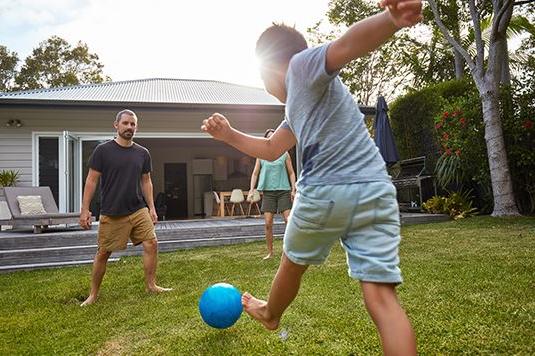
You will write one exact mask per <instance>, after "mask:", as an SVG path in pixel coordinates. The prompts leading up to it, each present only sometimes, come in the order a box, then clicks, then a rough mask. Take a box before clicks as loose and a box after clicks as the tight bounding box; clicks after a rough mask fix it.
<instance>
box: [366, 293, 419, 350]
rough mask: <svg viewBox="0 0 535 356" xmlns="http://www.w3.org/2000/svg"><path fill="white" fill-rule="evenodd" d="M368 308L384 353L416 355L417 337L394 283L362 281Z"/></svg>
mask: <svg viewBox="0 0 535 356" xmlns="http://www.w3.org/2000/svg"><path fill="white" fill-rule="evenodd" d="M361 286H362V292H363V294H364V301H365V303H366V309H367V310H368V313H369V314H370V316H371V317H372V319H373V321H374V323H375V325H376V326H377V329H378V331H379V335H380V337H381V343H382V345H383V354H384V355H416V337H415V335H414V331H413V330H412V326H411V323H410V321H409V318H408V317H407V314H405V311H404V310H403V308H402V307H401V305H400V304H399V301H398V298H397V294H396V289H395V285H394V284H388V283H371V282H361Z"/></svg>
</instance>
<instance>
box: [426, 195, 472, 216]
mask: <svg viewBox="0 0 535 356" xmlns="http://www.w3.org/2000/svg"><path fill="white" fill-rule="evenodd" d="M422 207H423V209H424V210H425V211H426V212H429V213H432V214H448V215H449V216H450V217H451V218H452V219H454V220H458V219H463V218H466V217H469V216H472V215H475V214H476V213H477V209H476V208H474V207H473V206H472V199H471V197H470V192H464V193H463V192H452V193H450V195H449V196H448V197H441V196H434V197H432V198H431V199H429V200H428V201H426V202H425V203H423V204H422Z"/></svg>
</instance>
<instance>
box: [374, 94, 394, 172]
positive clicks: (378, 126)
mask: <svg viewBox="0 0 535 356" xmlns="http://www.w3.org/2000/svg"><path fill="white" fill-rule="evenodd" d="M373 129H374V132H375V144H376V145H377V147H378V148H379V152H380V153H381V156H383V159H384V160H385V162H386V165H387V166H391V165H393V164H394V163H396V162H397V161H399V154H398V150H397V148H396V141H395V140H394V134H393V133H392V128H391V127H390V121H389V120H388V105H387V104H386V100H385V98H384V97H383V96H379V98H377V107H376V112H375V121H374V122H373Z"/></svg>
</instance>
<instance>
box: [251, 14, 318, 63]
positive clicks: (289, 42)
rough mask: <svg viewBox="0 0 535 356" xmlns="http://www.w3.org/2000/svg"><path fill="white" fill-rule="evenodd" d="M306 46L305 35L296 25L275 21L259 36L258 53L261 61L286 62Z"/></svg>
mask: <svg viewBox="0 0 535 356" xmlns="http://www.w3.org/2000/svg"><path fill="white" fill-rule="evenodd" d="M306 48H308V45H307V41H306V40H305V37H303V35H302V34H301V33H300V32H299V31H297V30H296V29H295V28H294V27H290V26H287V25H285V24H282V23H281V24H276V23H273V25H272V26H270V27H268V28H267V29H266V30H265V31H264V32H263V33H262V34H261V35H260V37H259V38H258V41H257V42H256V55H257V56H258V57H259V58H260V61H261V62H267V63H276V64H286V63H289V62H290V59H291V58H292V57H293V55H294V54H297V53H299V52H301V51H302V50H304V49H306Z"/></svg>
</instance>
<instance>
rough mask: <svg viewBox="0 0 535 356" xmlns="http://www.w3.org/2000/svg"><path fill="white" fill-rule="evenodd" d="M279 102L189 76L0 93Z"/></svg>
mask: <svg viewBox="0 0 535 356" xmlns="http://www.w3.org/2000/svg"><path fill="white" fill-rule="evenodd" d="M17 99H21V100H24V101H25V102H27V101H33V100H36V101H47V102H50V103H55V102H71V101H72V102H108V103H114V102H129V103H165V104H228V105H274V106H279V105H282V104H281V103H280V102H279V101H278V100H277V99H275V98H274V97H272V96H271V95H269V94H268V93H267V92H266V91H264V90H263V89H260V88H253V87H247V86H243V85H237V84H231V83H225V82H219V81H212V80H192V79H163V78H152V79H139V80H127V81H119V82H107V83H99V84H86V85H76V86H68V87H60V88H48V89H35V90H25V91H16V92H6V93H0V104H1V103H2V101H10V102H13V101H16V100H17Z"/></svg>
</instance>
